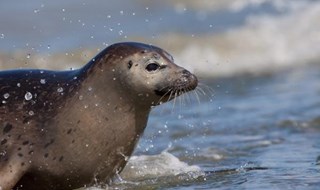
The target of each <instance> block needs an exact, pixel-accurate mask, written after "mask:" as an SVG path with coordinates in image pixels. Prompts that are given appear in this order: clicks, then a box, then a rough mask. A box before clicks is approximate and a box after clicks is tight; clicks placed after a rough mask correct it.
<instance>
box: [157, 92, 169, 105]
mask: <svg viewBox="0 0 320 190" xmlns="http://www.w3.org/2000/svg"><path fill="white" fill-rule="evenodd" d="M163 89H164V88H163ZM163 89H162V90H163ZM169 93H171V89H169V90H168V91H167V92H166V93H165V94H164V95H162V96H161V98H160V99H159V100H158V102H157V105H158V104H160V103H161V101H162V100H163V98H164V97H166V96H167V95H168V94H169ZM169 100H170V96H169V98H168V100H167V101H169Z"/></svg>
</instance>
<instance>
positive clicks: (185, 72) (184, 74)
mask: <svg viewBox="0 0 320 190" xmlns="http://www.w3.org/2000/svg"><path fill="white" fill-rule="evenodd" d="M182 75H183V76H190V75H192V74H191V73H190V72H189V71H188V70H186V69H184V70H183V71H182Z"/></svg>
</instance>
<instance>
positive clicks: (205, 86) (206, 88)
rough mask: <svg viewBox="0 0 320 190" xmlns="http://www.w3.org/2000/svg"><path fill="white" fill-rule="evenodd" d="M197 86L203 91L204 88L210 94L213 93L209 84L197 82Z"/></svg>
mask: <svg viewBox="0 0 320 190" xmlns="http://www.w3.org/2000/svg"><path fill="white" fill-rule="evenodd" d="M197 88H201V89H202V90H203V91H204V92H205V90H206V91H208V93H209V94H210V95H211V96H212V95H213V94H214V90H213V89H212V88H211V87H210V86H208V85H206V84H204V83H199V85H198V87H197Z"/></svg>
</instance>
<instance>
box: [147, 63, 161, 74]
mask: <svg viewBox="0 0 320 190" xmlns="http://www.w3.org/2000/svg"><path fill="white" fill-rule="evenodd" d="M159 68H160V65H159V64H158V63H150V64H148V65H147V67H146V69H147V71H149V72H151V71H155V70H158V69H159Z"/></svg>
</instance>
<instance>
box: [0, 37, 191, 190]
mask: <svg viewBox="0 0 320 190" xmlns="http://www.w3.org/2000/svg"><path fill="white" fill-rule="evenodd" d="M196 86H197V78H196V77H195V76H194V75H192V74H191V73H190V72H188V71H187V70H185V69H183V68H181V67H179V66H177V65H175V64H174V63H173V60H172V57H171V56H170V55H169V54H168V53H166V52H165V51H163V50H161V49H160V48H157V47H154V46H151V45H145V44H140V43H129V42H128V43H119V44H114V45H112V46H109V47H107V48H106V49H105V50H103V51H102V52H101V53H100V54H99V55H97V56H96V57H95V58H94V59H92V60H91V61H90V62H89V63H88V64H87V65H85V66H84V67H83V68H81V69H79V70H72V71H45V70H13V71H2V72H0V176H1V177H0V187H1V188H2V190H9V189H12V188H15V189H23V190H24V189H33V190H36V189H42V190H43V189H51V190H52V189H59V190H61V189H74V188H79V187H82V186H85V185H90V184H92V183H105V182H108V180H109V179H110V178H111V177H112V176H113V175H114V174H115V173H117V172H120V171H121V170H122V169H123V167H124V166H125V163H126V162H127V160H128V157H129V156H130V155H131V153H132V152H133V149H134V146H135V144H136V143H137V141H138V139H139V137H140V135H141V134H142V133H143V131H144V128H145V127H146V124H147V119H148V114H149V112H150V109H151V107H152V106H156V105H158V104H159V103H161V102H166V101H169V100H171V99H173V98H174V97H176V96H177V95H180V94H182V93H184V92H187V91H189V90H193V89H194V88H195V87H196Z"/></svg>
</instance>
